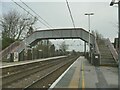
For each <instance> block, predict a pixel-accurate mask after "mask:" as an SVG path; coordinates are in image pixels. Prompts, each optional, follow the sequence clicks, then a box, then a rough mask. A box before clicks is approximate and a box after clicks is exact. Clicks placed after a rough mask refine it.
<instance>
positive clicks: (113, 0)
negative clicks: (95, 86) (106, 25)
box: [110, 0, 120, 90]
mask: <svg viewBox="0 0 120 90" xmlns="http://www.w3.org/2000/svg"><path fill="white" fill-rule="evenodd" d="M114 4H118V22H119V24H118V26H119V31H118V32H119V33H118V43H119V45H118V49H119V51H118V63H119V66H118V88H119V90H120V0H118V2H115V0H112V1H111V3H110V6H113V5H114Z"/></svg>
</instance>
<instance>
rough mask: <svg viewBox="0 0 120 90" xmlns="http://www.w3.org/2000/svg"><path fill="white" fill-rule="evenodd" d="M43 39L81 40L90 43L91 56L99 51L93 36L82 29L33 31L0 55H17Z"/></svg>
mask: <svg viewBox="0 0 120 90" xmlns="http://www.w3.org/2000/svg"><path fill="white" fill-rule="evenodd" d="M45 39H81V40H83V41H84V42H85V43H90V48H91V55H92V54H95V53H97V54H99V49H98V46H97V43H96V39H95V36H94V35H93V34H91V33H89V32H87V31H86V30H84V29H83V28H63V29H49V30H39V31H35V32H33V33H32V34H31V35H30V36H28V37H26V38H25V39H24V40H23V41H20V42H18V41H17V42H15V43H14V44H13V45H11V46H9V47H8V48H7V49H5V50H3V51H2V52H1V54H0V55H1V57H5V56H6V55H8V54H10V53H14V52H17V53H18V55H19V54H20V53H21V52H22V51H23V50H25V49H26V47H28V46H31V45H32V44H34V43H35V42H36V41H39V40H45ZM11 47H12V49H11ZM19 56H20V55H19Z"/></svg>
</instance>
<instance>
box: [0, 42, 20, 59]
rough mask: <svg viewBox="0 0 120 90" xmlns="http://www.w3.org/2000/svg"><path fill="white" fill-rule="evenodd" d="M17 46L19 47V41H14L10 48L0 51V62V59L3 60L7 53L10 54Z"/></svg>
mask: <svg viewBox="0 0 120 90" xmlns="http://www.w3.org/2000/svg"><path fill="white" fill-rule="evenodd" d="M19 45H20V41H16V42H14V43H12V44H11V45H10V46H8V47H7V48H5V49H4V50H2V51H1V52H0V60H2V58H4V57H5V56H6V55H8V54H9V53H11V52H12V51H13V50H14V49H15V48H17V47H18V46H19Z"/></svg>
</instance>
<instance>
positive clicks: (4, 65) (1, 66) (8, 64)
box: [0, 56, 67, 69]
mask: <svg viewBox="0 0 120 90" xmlns="http://www.w3.org/2000/svg"><path fill="white" fill-rule="evenodd" d="M64 57H67V56H56V57H49V58H43V59H37V60H25V61H20V62H18V61H16V62H9V63H7V62H0V69H1V68H6V67H12V66H19V65H24V64H30V63H35V62H40V61H46V60H51V59H59V58H64Z"/></svg>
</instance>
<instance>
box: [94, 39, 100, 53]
mask: <svg viewBox="0 0 120 90" xmlns="http://www.w3.org/2000/svg"><path fill="white" fill-rule="evenodd" d="M95 52H96V53H98V54H100V51H99V48H98V44H97V41H96V40H95Z"/></svg>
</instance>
